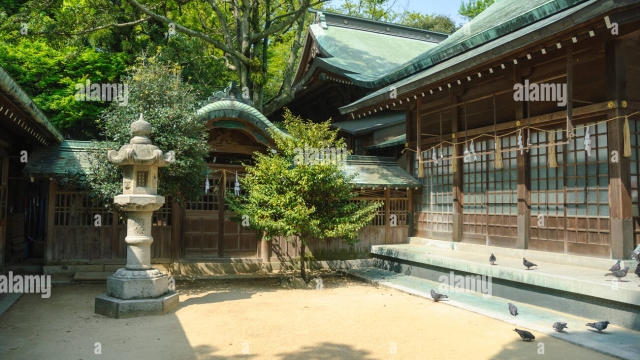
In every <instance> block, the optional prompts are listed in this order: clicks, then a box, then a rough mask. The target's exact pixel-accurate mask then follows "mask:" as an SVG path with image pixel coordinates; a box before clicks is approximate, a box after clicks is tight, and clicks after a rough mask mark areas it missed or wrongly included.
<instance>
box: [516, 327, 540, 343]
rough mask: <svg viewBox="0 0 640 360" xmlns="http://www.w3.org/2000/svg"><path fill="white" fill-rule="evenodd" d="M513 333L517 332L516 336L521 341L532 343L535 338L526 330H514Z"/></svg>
mask: <svg viewBox="0 0 640 360" xmlns="http://www.w3.org/2000/svg"><path fill="white" fill-rule="evenodd" d="M513 331H515V332H517V333H518V335H520V337H521V338H522V341H533V340H534V339H535V338H536V337H535V336H533V334H532V333H530V332H528V331H527V330H518V329H514V330H513Z"/></svg>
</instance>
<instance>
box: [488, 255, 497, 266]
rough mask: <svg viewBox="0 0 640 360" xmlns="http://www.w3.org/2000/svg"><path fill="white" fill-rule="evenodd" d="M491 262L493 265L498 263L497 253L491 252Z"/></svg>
mask: <svg viewBox="0 0 640 360" xmlns="http://www.w3.org/2000/svg"><path fill="white" fill-rule="evenodd" d="M489 262H490V263H491V265H495V264H496V257H495V255H493V253H492V254H491V256H489Z"/></svg>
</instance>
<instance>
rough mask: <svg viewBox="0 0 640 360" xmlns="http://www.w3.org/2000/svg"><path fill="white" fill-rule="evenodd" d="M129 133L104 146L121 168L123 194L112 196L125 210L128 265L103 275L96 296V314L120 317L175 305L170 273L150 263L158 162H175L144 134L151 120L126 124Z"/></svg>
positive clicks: (161, 310)
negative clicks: (123, 141)
mask: <svg viewBox="0 0 640 360" xmlns="http://www.w3.org/2000/svg"><path fill="white" fill-rule="evenodd" d="M131 133H132V134H133V135H134V137H133V138H132V139H131V141H130V144H129V145H124V146H122V147H121V148H120V150H119V151H113V150H111V151H109V161H111V162H112V163H114V164H116V165H120V166H122V167H123V171H124V179H123V194H121V195H118V196H116V197H115V198H114V204H115V206H116V207H117V208H118V210H120V211H122V212H125V213H126V215H127V237H126V238H125V242H126V243H127V265H126V267H125V268H122V269H119V270H118V271H116V273H115V274H113V275H112V276H110V277H109V278H108V279H107V294H106V295H100V296H98V297H96V303H95V311H96V314H100V315H104V316H108V317H112V318H116V319H122V318H130V317H136V316H147V315H164V314H166V313H168V312H169V311H171V310H172V309H174V308H175V307H177V306H178V304H179V301H178V294H176V293H175V292H172V291H169V288H168V286H169V278H168V276H167V275H165V274H163V273H162V272H160V270H158V269H154V268H152V267H151V243H153V237H152V236H151V226H152V225H151V217H152V216H153V212H154V211H156V210H158V209H160V208H161V207H162V205H163V204H164V201H165V199H164V197H162V196H160V195H157V189H158V182H157V176H158V167H161V166H165V165H166V164H169V163H171V162H173V161H174V158H173V153H171V152H169V153H167V154H164V155H163V154H162V151H161V150H160V149H158V147H156V146H154V145H152V144H151V140H149V138H148V137H147V136H148V135H149V134H151V125H149V123H147V122H146V121H144V120H143V119H142V116H141V117H140V120H138V121H136V122H134V123H133V124H131Z"/></svg>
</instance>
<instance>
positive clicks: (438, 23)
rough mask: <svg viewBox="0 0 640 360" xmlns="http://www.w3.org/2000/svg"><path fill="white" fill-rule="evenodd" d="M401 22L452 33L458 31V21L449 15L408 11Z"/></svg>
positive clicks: (420, 27) (415, 26)
mask: <svg viewBox="0 0 640 360" xmlns="http://www.w3.org/2000/svg"><path fill="white" fill-rule="evenodd" d="M400 24H402V25H406V26H411V27H414V28H419V29H424V30H432V31H439V32H442V33H445V34H451V33H453V32H454V31H456V23H455V22H453V20H452V19H451V18H450V17H449V16H447V15H436V14H430V15H429V14H421V13H418V12H415V11H407V12H405V13H404V14H403V16H402V20H401V21H400Z"/></svg>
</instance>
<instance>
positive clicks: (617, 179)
mask: <svg viewBox="0 0 640 360" xmlns="http://www.w3.org/2000/svg"><path fill="white" fill-rule="evenodd" d="M629 43H631V44H634V43H635V42H634V41H633V40H612V41H609V42H607V43H605V59H606V70H607V97H610V98H611V97H613V98H618V99H624V98H626V96H627V88H626V83H627V73H628V67H629V66H633V65H632V64H627V63H626V61H627V59H629V56H628V53H627V52H626V45H627V44H629ZM631 112H632V111H631V110H629V109H620V108H615V109H611V110H609V112H608V113H607V117H608V118H614V117H617V116H621V115H626V114H629V113H631ZM623 128H624V119H616V120H613V121H609V122H608V124H607V131H608V144H609V149H608V150H609V154H608V156H609V157H610V158H609V208H610V215H609V216H610V218H611V222H610V226H611V232H610V236H611V242H610V244H611V258H612V259H626V258H628V256H629V253H630V252H631V251H632V250H633V248H634V245H635V241H634V240H635V239H634V234H633V212H632V201H631V174H630V170H631V163H630V158H628V157H624V155H623V154H624V136H623ZM614 151H616V152H617V153H618V156H617V158H618V161H611V159H612V158H613V152H614Z"/></svg>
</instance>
